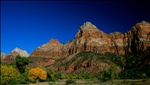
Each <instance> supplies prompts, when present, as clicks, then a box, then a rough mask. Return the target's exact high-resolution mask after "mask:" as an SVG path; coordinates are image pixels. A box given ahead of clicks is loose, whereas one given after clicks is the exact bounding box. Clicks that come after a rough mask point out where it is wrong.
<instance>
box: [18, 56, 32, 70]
mask: <svg viewBox="0 0 150 85" xmlns="http://www.w3.org/2000/svg"><path fill="white" fill-rule="evenodd" d="M28 64H29V60H28V59H27V58H25V57H21V56H19V55H18V56H16V66H17V68H18V70H19V72H21V73H24V72H25V69H26V65H28Z"/></svg>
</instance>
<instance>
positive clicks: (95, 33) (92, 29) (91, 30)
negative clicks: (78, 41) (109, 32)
mask: <svg viewBox="0 0 150 85" xmlns="http://www.w3.org/2000/svg"><path fill="white" fill-rule="evenodd" d="M102 36H105V33H104V32H103V31H101V30H99V29H98V28H97V27H96V26H95V25H93V24H92V23H91V22H85V23H84V24H83V25H82V26H81V27H80V29H79V31H78V32H77V34H76V38H79V37H102Z"/></svg>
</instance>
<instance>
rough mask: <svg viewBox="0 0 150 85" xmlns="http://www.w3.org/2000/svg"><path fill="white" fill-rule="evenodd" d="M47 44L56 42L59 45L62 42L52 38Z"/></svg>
mask: <svg viewBox="0 0 150 85" xmlns="http://www.w3.org/2000/svg"><path fill="white" fill-rule="evenodd" d="M47 44H56V45H59V44H60V42H59V41H58V40H57V39H51V40H50V41H49V42H48V43H47Z"/></svg>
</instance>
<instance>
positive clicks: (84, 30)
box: [30, 21, 150, 59]
mask: <svg viewBox="0 0 150 85" xmlns="http://www.w3.org/2000/svg"><path fill="white" fill-rule="evenodd" d="M149 46H150V23H149V22H146V21H142V22H140V23H137V24H136V25H135V26H133V27H132V28H131V29H130V30H129V31H128V32H126V33H124V34H122V33H120V32H114V33H110V34H106V33H104V32H103V31H101V30H99V29H98V28H97V27H96V26H95V25H93V24H92V23H91V22H86V23H84V24H83V25H82V26H81V27H80V29H79V31H78V32H77V34H76V36H75V38H74V39H73V40H71V41H70V42H68V43H66V44H60V43H59V41H58V40H55V39H51V40H50V41H49V42H48V43H46V44H44V45H42V46H40V47H38V48H37V49H36V50H34V51H33V52H32V54H31V55H30V57H44V58H53V59H59V58H64V57H66V56H68V55H71V54H74V53H78V52H81V51H93V52H95V53H105V52H112V53H118V54H125V53H131V52H132V53H136V52H139V51H143V50H145V49H146V48H147V47H149Z"/></svg>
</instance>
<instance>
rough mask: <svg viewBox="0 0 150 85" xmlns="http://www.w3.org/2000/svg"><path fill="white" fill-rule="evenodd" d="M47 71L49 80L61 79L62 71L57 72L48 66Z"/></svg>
mask: <svg viewBox="0 0 150 85" xmlns="http://www.w3.org/2000/svg"><path fill="white" fill-rule="evenodd" d="M46 72H47V81H56V80H58V79H61V74H60V73H55V72H54V71H53V70H51V69H49V68H46Z"/></svg>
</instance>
